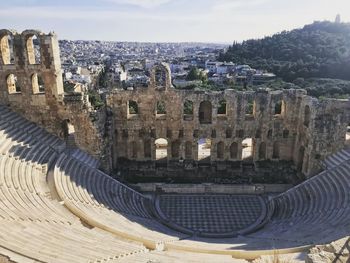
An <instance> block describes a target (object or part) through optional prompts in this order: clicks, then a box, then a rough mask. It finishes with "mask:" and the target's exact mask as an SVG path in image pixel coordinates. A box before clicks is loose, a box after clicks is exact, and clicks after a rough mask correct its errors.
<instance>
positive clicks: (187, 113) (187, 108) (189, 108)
mask: <svg viewBox="0 0 350 263" xmlns="http://www.w3.org/2000/svg"><path fill="white" fill-rule="evenodd" d="M183 113H184V120H187V119H191V120H192V118H193V102H192V101H190V100H186V101H185V102H184V111H183Z"/></svg>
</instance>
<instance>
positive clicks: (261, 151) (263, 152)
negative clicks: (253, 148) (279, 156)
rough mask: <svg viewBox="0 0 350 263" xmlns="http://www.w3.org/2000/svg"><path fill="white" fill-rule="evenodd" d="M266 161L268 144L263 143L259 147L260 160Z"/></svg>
mask: <svg viewBox="0 0 350 263" xmlns="http://www.w3.org/2000/svg"><path fill="white" fill-rule="evenodd" d="M265 159H266V143H265V142H262V143H260V146H259V160H265Z"/></svg>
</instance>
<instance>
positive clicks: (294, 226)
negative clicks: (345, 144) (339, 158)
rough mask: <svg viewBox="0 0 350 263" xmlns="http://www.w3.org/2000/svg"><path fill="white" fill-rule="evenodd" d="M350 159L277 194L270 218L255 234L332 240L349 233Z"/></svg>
mask: <svg viewBox="0 0 350 263" xmlns="http://www.w3.org/2000/svg"><path fill="white" fill-rule="evenodd" d="M349 189H350V161H345V162H342V164H341V165H339V166H336V167H334V168H333V169H330V170H326V171H324V172H322V173H321V174H319V175H317V176H315V177H313V178H311V179H309V180H307V181H305V182H304V183H302V184H300V185H298V186H296V187H294V188H292V189H290V190H289V191H287V192H285V193H283V194H281V195H279V196H277V197H275V198H274V199H273V200H272V202H274V205H275V212H274V214H273V215H272V217H271V220H270V222H269V223H268V224H267V225H266V226H265V227H264V229H262V230H261V231H259V232H257V233H255V234H253V235H252V236H257V235H260V236H264V237H273V236H278V237H279V238H281V239H283V238H284V239H289V240H300V241H301V242H300V243H301V244H302V243H304V244H317V243H322V242H329V241H332V240H335V239H337V238H340V237H342V235H344V234H350V231H349V229H350V202H349V195H350V191H349Z"/></svg>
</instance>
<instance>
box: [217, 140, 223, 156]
mask: <svg viewBox="0 0 350 263" xmlns="http://www.w3.org/2000/svg"><path fill="white" fill-rule="evenodd" d="M216 147H217V148H216V155H217V158H218V159H224V156H225V144H224V143H223V142H218V144H217V146H216Z"/></svg>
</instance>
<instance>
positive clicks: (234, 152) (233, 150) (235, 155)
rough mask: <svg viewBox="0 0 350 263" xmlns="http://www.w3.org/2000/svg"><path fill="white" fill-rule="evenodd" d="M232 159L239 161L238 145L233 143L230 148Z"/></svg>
mask: <svg viewBox="0 0 350 263" xmlns="http://www.w3.org/2000/svg"><path fill="white" fill-rule="evenodd" d="M230 157H231V159H238V143H236V142H233V143H232V144H231V146H230Z"/></svg>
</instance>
